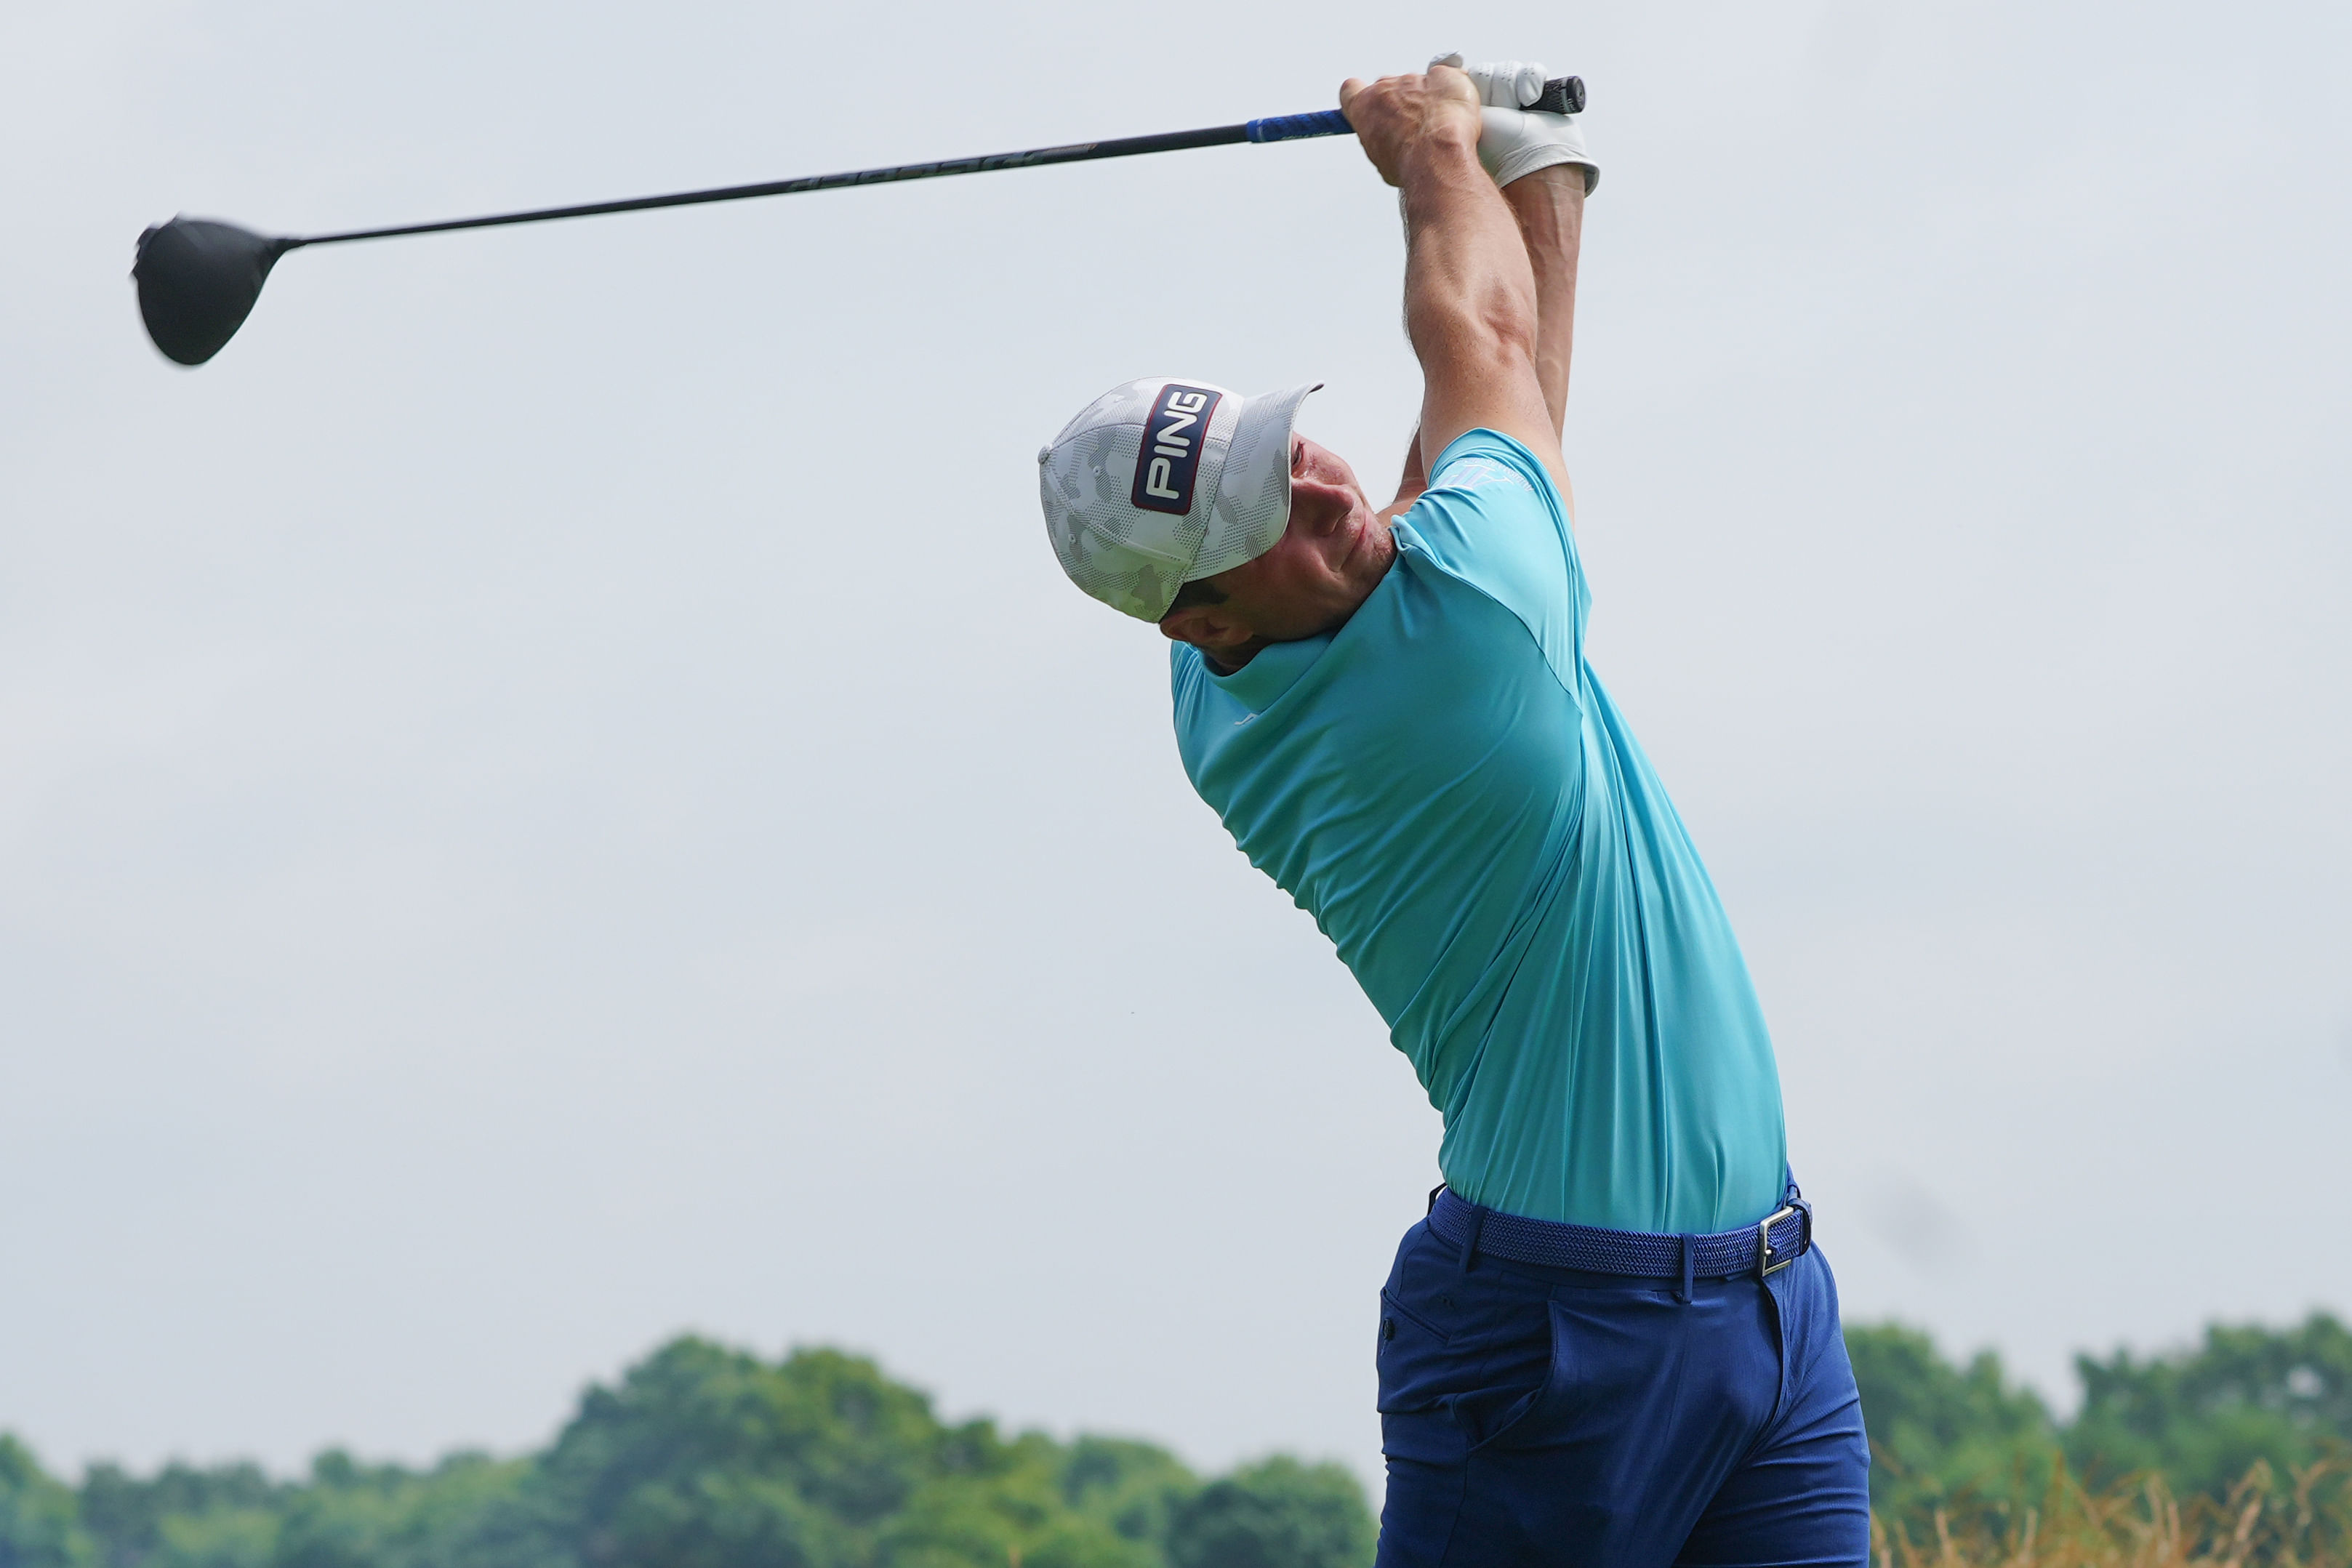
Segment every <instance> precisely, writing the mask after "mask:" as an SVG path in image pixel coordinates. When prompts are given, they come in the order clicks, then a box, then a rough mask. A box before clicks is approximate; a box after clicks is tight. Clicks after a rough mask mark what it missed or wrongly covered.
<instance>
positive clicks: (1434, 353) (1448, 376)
mask: <svg viewBox="0 0 2352 1568" xmlns="http://www.w3.org/2000/svg"><path fill="white" fill-rule="evenodd" d="M1432 337H1433V339H1434V341H1433V342H1431V343H1429V344H1428V345H1427V346H1425V347H1422V346H1421V344H1420V340H1419V338H1418V336H1416V339H1415V345H1416V347H1421V349H1422V351H1421V364H1422V378H1423V393H1422V409H1421V436H1422V462H1423V464H1424V465H1429V466H1431V467H1433V466H1434V465H1435V464H1436V462H1437V458H1438V455H1439V454H1440V453H1442V452H1444V450H1445V449H1446V447H1448V446H1450V445H1452V444H1454V441H1455V440H1456V439H1457V438H1458V437H1460V436H1461V435H1462V434H1463V433H1465V431H1472V430H1480V429H1485V430H1494V431H1499V432H1501V433H1502V434H1505V435H1507V436H1510V437H1512V438H1513V439H1514V440H1516V441H1517V442H1518V443H1519V444H1521V445H1523V446H1525V447H1526V448H1527V449H1528V451H1530V452H1532V453H1534V454H1535V455H1536V457H1537V459H1538V461H1540V462H1541V463H1542V464H1543V465H1544V467H1545V468H1546V469H1548V470H1549V472H1550V474H1551V476H1552V482H1553V483H1554V484H1556V485H1558V486H1560V488H1561V491H1562V493H1563V494H1565V493H1566V490H1567V487H1568V467H1567V465H1566V463H1565V462H1564V461H1563V460H1562V459H1561V457H1560V451H1559V432H1558V431H1557V430H1555V429H1554V428H1553V426H1552V423H1551V410H1550V409H1549V407H1548V406H1547V405H1546V404H1545V402H1544V395H1543V384H1542V382H1539V381H1538V380H1537V379H1536V363H1535V321H1534V319H1533V316H1532V313H1530V315H1529V318H1528V322H1527V329H1526V333H1525V336H1524V337H1521V336H1520V335H1519V334H1518V333H1517V331H1515V330H1513V329H1512V327H1511V325H1510V324H1509V323H1496V322H1479V321H1475V320H1474V321H1470V322H1449V323H1446V324H1445V325H1444V326H1443V327H1442V328H1441V329H1439V330H1438V331H1436V332H1433V334H1432Z"/></svg>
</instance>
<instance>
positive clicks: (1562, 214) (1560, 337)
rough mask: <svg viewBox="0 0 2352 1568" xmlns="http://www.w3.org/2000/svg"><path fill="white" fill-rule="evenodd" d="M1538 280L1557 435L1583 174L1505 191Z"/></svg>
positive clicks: (1542, 377) (1539, 345)
mask: <svg viewBox="0 0 2352 1568" xmlns="http://www.w3.org/2000/svg"><path fill="white" fill-rule="evenodd" d="M1503 200H1504V201H1506V202H1507V203H1508V204H1510V208H1511V215H1512V216H1513V217H1515V218H1517V220H1518V225H1519V234H1520V236H1521V238H1523V239H1524V240H1525V241H1526V243H1527V250H1528V266H1529V267H1532V268H1533V270H1534V272H1535V278H1536V379H1537V380H1538V382H1542V383H1543V394H1544V404H1545V406H1546V407H1547V408H1549V410H1550V411H1551V423H1552V428H1553V429H1554V430H1558V429H1559V428H1560V427H1561V424H1562V422H1563V421H1565V420H1566V418H1567V417H1568V365H1569V359H1570V354H1571V352H1572V351H1573V350H1574V348H1575V345H1576V257H1577V251H1578V248H1579V246H1580V243H1581V241H1582V239H1583V235H1584V170H1583V169H1582V168H1581V167H1580V165H1578V164H1574V163H1555V164H1553V165H1552V166H1551V167H1550V168H1549V169H1538V170H1537V171H1536V172H1534V173H1532V174H1527V175H1523V176H1521V177H1520V178H1518V179H1517V180H1514V181H1512V182H1511V183H1509V184H1508V185H1506V186H1504V187H1503Z"/></svg>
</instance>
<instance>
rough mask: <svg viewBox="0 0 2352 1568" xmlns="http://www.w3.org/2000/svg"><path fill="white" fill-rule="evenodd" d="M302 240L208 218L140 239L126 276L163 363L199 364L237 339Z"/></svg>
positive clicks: (159, 228)
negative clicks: (282, 260)
mask: <svg viewBox="0 0 2352 1568" xmlns="http://www.w3.org/2000/svg"><path fill="white" fill-rule="evenodd" d="M300 243H301V242H300V241H299V240H291V239H278V238H272V237H271V236H269V235H257V234H255V233H254V232H253V231H252V230H251V229H241V228H239V227H237V226H236V225H235V224H224V223H218V222H215V221H214V220H213V219H210V218H188V217H178V218H173V220H172V221H171V222H170V223H168V224H158V225H156V226H155V227H153V228H151V229H149V230H148V231H147V232H146V233H145V234H142V235H140V236H139V258H138V259H137V260H136V261H134V262H133V263H132V264H131V277H133V278H135V279H136V280H137V281H138V284H139V315H140V318H141V319H142V320H144V321H145V322H146V323H147V336H148V337H150V338H152V339H153V340H154V342H155V347H157V348H158V349H161V350H163V357H164V358H165V359H168V360H172V361H176V362H177V363H180V364H183V365H201V364H203V363H204V362H205V361H206V360H209V359H211V358H212V357H213V356H214V355H215V354H217V353H219V352H220V351H221V349H222V346H223V345H225V344H226V343H227V341H228V340H230V339H231V338H233V337H235V336H236V329H238V328H239V327H242V326H243V325H245V319H246V317H247V315H248V314H250V313H251V311H252V309H253V302H254V301H255V300H256V299H258V298H261V285H262V283H263V282H264V280H266V279H267V278H268V277H269V269H270V268H271V267H275V266H276V265H277V264H278V257H279V256H283V255H285V254H286V253H287V252H288V251H289V250H292V249H293V248H294V247H295V246H297V245H299V244H300Z"/></svg>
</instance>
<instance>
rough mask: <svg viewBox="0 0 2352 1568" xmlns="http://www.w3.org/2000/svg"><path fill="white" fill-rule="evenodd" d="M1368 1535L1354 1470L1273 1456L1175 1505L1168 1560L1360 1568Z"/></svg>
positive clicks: (1199, 1565)
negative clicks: (1304, 1463) (1349, 1470)
mask: <svg viewBox="0 0 2352 1568" xmlns="http://www.w3.org/2000/svg"><path fill="white" fill-rule="evenodd" d="M1374 1534H1375V1531H1374V1528H1373V1524H1372V1515H1371V1511H1370V1509H1368V1508H1366V1507H1365V1506H1364V1490H1363V1488H1362V1487H1360V1486H1359V1485H1358V1484H1357V1482H1356V1478H1355V1477H1354V1476H1353V1475H1351V1474H1349V1472H1348V1471H1347V1470H1346V1469H1342V1468H1341V1467H1339V1466H1338V1465H1314V1466H1307V1465H1302V1464H1300V1463H1299V1462H1298V1461H1297V1459H1293V1458H1286V1457H1284V1456H1279V1455H1278V1456H1276V1458H1270V1459H1265V1460H1262V1461H1260V1462H1259V1463H1257V1464H1255V1465H1247V1466H1244V1467H1243V1468H1242V1469H1237V1470H1235V1471H1234V1473H1233V1474H1231V1475H1229V1476H1226V1477H1224V1478H1223V1479H1220V1480H1214V1481H1211V1482H1210V1483H1209V1484H1208V1485H1207V1486H1205V1487H1203V1488H1202V1489H1201V1490H1200V1491H1199V1492H1197V1493H1195V1494H1194V1495H1193V1496H1192V1497H1190V1498H1187V1499H1186V1500H1183V1501H1182V1502H1181V1503H1179V1504H1178V1505H1177V1506H1176V1508H1175V1509H1174V1511H1173V1512H1172V1515H1171V1518H1170V1520H1169V1525H1168V1560H1169V1562H1170V1563H1172V1564H1174V1568H1364V1565H1365V1564H1367V1563H1370V1562H1371V1560H1372V1547H1373V1542H1374Z"/></svg>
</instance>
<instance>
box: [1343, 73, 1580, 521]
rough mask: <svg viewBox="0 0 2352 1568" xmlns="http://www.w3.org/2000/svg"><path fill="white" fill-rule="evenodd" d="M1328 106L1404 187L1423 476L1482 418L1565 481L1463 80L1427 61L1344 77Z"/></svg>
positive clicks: (1521, 277)
mask: <svg viewBox="0 0 2352 1568" xmlns="http://www.w3.org/2000/svg"><path fill="white" fill-rule="evenodd" d="M1339 102H1340V107H1341V108H1342V109H1343V110H1346V112H1347V115H1348V119H1349V122H1350V123H1351V124H1353V125H1354V126H1355V127H1356V133H1357V136H1358V139H1359V140H1360V141H1362V143H1363V146H1364V152H1365V155H1366V156H1367V157H1369V158H1370V160H1371V161H1372V164H1373V166H1374V167H1375V168H1377V169H1378V170H1380V172H1381V178H1383V179H1385V180H1387V181H1388V182H1389V183H1391V184H1392V185H1396V186H1398V187H1399V188H1400V189H1402V191H1403V193H1404V211H1405V330H1406V333H1407V335H1408V336H1409V337H1410V338H1411V339H1412V347H1413V353H1414V354H1415V356H1416V357H1418V358H1419V359H1420V361H1421V369H1422V380H1423V393H1422V406H1421V439H1420V443H1419V448H1420V452H1419V455H1420V459H1421V465H1422V468H1423V472H1424V473H1426V472H1427V465H1428V464H1429V463H1430V461H1431V460H1432V459H1433V458H1434V457H1435V456H1436V455H1438V454H1439V453H1441V452H1443V451H1444V450H1445V448H1446V446H1447V445H1448V444H1451V443H1452V442H1453V441H1454V438H1455V437H1457V436H1459V435H1461V434H1463V433H1464V432H1465V431H1468V430H1474V429H1477V428H1480V427H1482V426H1483V427H1485V428H1486V429H1489V430H1496V431H1500V432H1501V433H1502V434H1506V435H1508V436H1511V437H1513V438H1515V439H1516V440H1517V441H1519V442H1521V443H1522V444H1525V445H1526V446H1527V447H1528V450H1529V451H1531V452H1533V453H1534V454H1535V455H1536V456H1537V457H1538V459H1539V460H1540V461H1541V462H1542V463H1543V464H1544V465H1545V466H1546V467H1547V468H1549V469H1550V470H1551V472H1552V476H1553V477H1554V478H1556V479H1558V480H1559V482H1560V483H1561V484H1562V485H1563V486H1564V485H1565V484H1566V483H1567V474H1566V472H1565V470H1564V468H1563V466H1562V465H1561V462H1560V456H1559V425H1558V423H1557V422H1556V420H1555V419H1554V417H1553V414H1552V412H1551V409H1550V408H1549V405H1548V403H1547V401H1546V398H1545V392H1544V387H1543V384H1542V382H1540V381H1539V380H1538V375H1537V369H1536V357H1537V351H1538V341H1537V340H1538V334H1537V319H1538V316H1537V313H1538V293H1537V287H1536V277H1535V273H1534V270H1533V268H1532V267H1531V266H1530V265H1529V262H1528V246H1527V242H1526V240H1525V239H1523V238H1522V236H1521V235H1520V231H1519V225H1518V221H1517V218H1516V217H1515V216H1514V215H1513V212H1512V209H1511V207H1510V206H1509V205H1507V204H1506V203H1505V202H1504V200H1503V198H1502V195H1501V193H1498V192H1497V191H1496V189H1495V183H1494V181H1493V180H1492V179H1490V178H1489V177H1488V176H1487V174H1486V171H1485V170H1484V169H1482V168H1480V167H1479V165H1478V154H1477V146H1478V131H1479V120H1478V96H1477V92H1476V89H1474V88H1473V87H1472V86H1471V83H1470V78H1468V77H1466V76H1464V75H1463V74H1462V73H1461V72H1459V71H1457V70H1454V69H1452V68H1449V67H1444V66H1437V67H1433V68H1431V70H1430V72H1429V74H1428V75H1427V76H1425V77H1421V76H1403V77H1385V78H1381V80H1380V81H1378V82H1375V83H1373V84H1372V85H1370V86H1369V87H1367V86H1365V85H1364V84H1363V83H1361V82H1359V81H1355V80H1350V81H1349V82H1348V83H1347V84H1346V85H1345V86H1343V87H1342V88H1341V89H1339ZM1562 363H1563V367H1564V365H1565V361H1564V360H1563V361H1562ZM1562 390H1563V395H1565V386H1564V383H1563V389H1562ZM1408 477H1410V475H1408Z"/></svg>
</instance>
